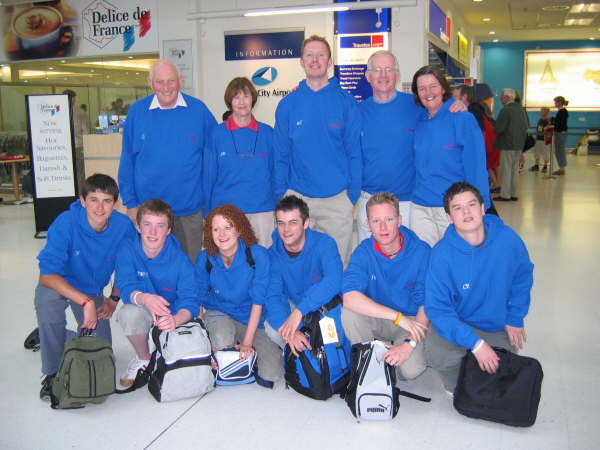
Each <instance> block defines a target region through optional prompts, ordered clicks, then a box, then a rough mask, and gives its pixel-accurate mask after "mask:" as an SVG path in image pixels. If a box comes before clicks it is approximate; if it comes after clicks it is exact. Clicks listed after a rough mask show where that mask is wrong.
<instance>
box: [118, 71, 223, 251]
mask: <svg viewBox="0 0 600 450" xmlns="http://www.w3.org/2000/svg"><path fill="white" fill-rule="evenodd" d="M182 81H183V80H182V78H181V76H180V75H179V71H178V69H177V67H176V66H175V65H174V64H173V63H171V62H170V61H166V60H161V61H158V62H157V63H156V64H154V66H152V69H151V70H150V76H149V77H148V84H149V85H150V87H151V88H152V89H153V90H154V95H151V96H149V97H146V98H143V99H141V100H138V101H137V102H135V103H134V104H133V105H131V108H130V109H129V112H128V114H127V119H126V120H125V126H124V128H123V145H122V151H121V161H120V163H119V186H120V187H121V192H122V197H123V205H125V207H126V208H127V215H128V216H129V218H130V219H131V220H132V221H133V222H135V221H136V220H137V219H136V217H137V207H138V206H139V205H141V204H142V203H144V202H145V201H146V200H149V199H151V198H161V199H163V200H165V201H166V202H167V203H168V204H169V205H170V206H171V208H172V209H173V212H174V213H175V222H174V223H173V229H172V233H173V235H174V236H175V237H176V238H177V240H179V243H180V244H181V248H182V249H183V251H184V252H185V253H186V254H187V255H188V257H189V258H190V260H191V261H194V260H195V259H196V255H197V254H198V253H199V252H200V250H201V249H202V208H203V206H204V203H205V201H206V200H207V199H206V193H205V192H203V183H202V170H203V165H204V153H205V151H206V150H205V149H206V145H207V143H208V138H209V136H210V133H211V132H212V129H213V127H215V126H216V124H217V121H216V120H215V118H214V117H213V115H212V113H211V112H210V111H209V110H208V108H207V107H206V106H205V105H204V103H202V102H201V101H200V100H198V99H196V98H194V97H191V96H189V95H186V94H183V93H181V91H180V88H181V83H182Z"/></svg>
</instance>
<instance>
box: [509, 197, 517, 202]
mask: <svg viewBox="0 0 600 450" xmlns="http://www.w3.org/2000/svg"><path fill="white" fill-rule="evenodd" d="M510 199H511V201H513V202H516V201H517V200H519V197H511V198H510Z"/></svg>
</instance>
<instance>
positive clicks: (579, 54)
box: [523, 49, 600, 110]
mask: <svg viewBox="0 0 600 450" xmlns="http://www.w3.org/2000/svg"><path fill="white" fill-rule="evenodd" d="M524 77H525V80H524V83H523V85H524V86H525V95H524V99H525V106H526V108H527V109H537V108H541V107H542V106H547V107H553V106H554V102H553V99H554V97H556V96H558V95H562V96H563V97H565V98H566V99H567V100H568V101H569V109H570V110H600V50H592V49H590V50H545V51H541V50H527V51H525V73H524Z"/></svg>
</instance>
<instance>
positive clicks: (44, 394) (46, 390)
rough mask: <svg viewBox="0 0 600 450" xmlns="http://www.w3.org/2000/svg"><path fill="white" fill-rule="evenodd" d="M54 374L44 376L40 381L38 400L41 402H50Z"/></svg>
mask: <svg viewBox="0 0 600 450" xmlns="http://www.w3.org/2000/svg"><path fill="white" fill-rule="evenodd" d="M55 375H56V374H55V373H54V374H52V375H45V376H44V378H43V379H42V388H41V389H40V399H42V400H50V395H51V394H52V380H53V379H54V376H55Z"/></svg>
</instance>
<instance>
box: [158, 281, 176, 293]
mask: <svg viewBox="0 0 600 450" xmlns="http://www.w3.org/2000/svg"><path fill="white" fill-rule="evenodd" d="M171 286H172V283H171V282H170V281H167V284H166V286H163V287H161V288H160V290H161V291H169V292H172V291H174V290H175V288H174V287H171Z"/></svg>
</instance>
